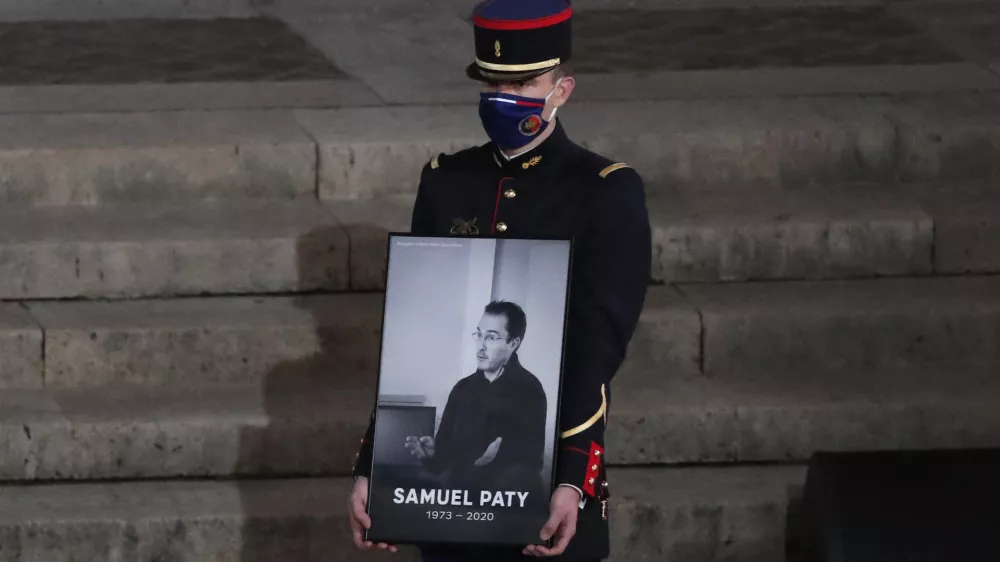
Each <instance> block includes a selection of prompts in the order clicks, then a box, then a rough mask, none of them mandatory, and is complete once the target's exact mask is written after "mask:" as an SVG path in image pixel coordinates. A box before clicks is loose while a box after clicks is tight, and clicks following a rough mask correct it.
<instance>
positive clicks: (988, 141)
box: [0, 92, 1000, 205]
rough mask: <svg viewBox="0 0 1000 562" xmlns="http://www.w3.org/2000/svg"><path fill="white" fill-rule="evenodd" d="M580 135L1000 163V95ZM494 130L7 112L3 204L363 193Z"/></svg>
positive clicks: (651, 118)
mask: <svg viewBox="0 0 1000 562" xmlns="http://www.w3.org/2000/svg"><path fill="white" fill-rule="evenodd" d="M560 117H561V118H563V119H564V122H565V124H566V127H567V130H568V132H569V133H570V135H571V136H572V137H573V138H574V139H576V140H577V141H579V142H581V143H582V144H584V145H586V146H589V147H591V148H593V149H595V150H597V151H599V152H601V153H604V154H606V155H608V156H609V157H611V158H615V159H619V160H624V161H626V162H628V163H630V164H631V165H632V166H634V167H635V168H636V169H638V170H639V171H640V172H641V173H642V175H643V177H645V178H646V180H647V181H648V182H649V183H651V184H653V185H670V186H673V187H674V188H676V189H681V190H695V191H703V190H706V189H717V188H719V187H731V186H734V185H736V186H750V187H749V188H786V189H802V188H804V187H807V186H822V187H824V188H827V189H829V188H831V186H836V185H838V184H841V183H843V182H851V181H889V180H894V179H903V180H931V179H945V178H948V179H969V178H988V177H995V176H998V175H1000V164H998V163H997V161H996V159H995V158H994V157H993V156H994V154H995V151H996V147H997V146H998V145H1000V127H997V124H998V123H1000V94H997V93H990V92H979V93H968V94H961V93H960V94H952V95H932V94H925V95H917V94H914V95H912V96H906V97H897V98H893V97H889V96H861V97H836V96H828V97H822V96H821V97H799V98H795V97H786V98H762V99H726V100H692V101H648V102H644V101H581V102H578V103H576V104H573V105H571V106H567V107H566V110H565V111H564V112H560ZM484 141H485V135H484V133H483V131H482V128H481V126H480V123H479V119H478V115H477V113H476V107H475V106H473V105H467V104H464V105H449V106H414V105H409V106H393V107H351V108H343V109H328V110H242V111H241V110H216V111H170V112H136V113H102V114H31V115H28V114H21V115H17V114H14V115H4V116H0V203H17V204H31V205H64V204H69V203H80V204H96V203H113V202H136V201H141V202H179V201H187V202H191V201H198V202H202V201H214V200H234V199H248V198H250V199H289V198H297V197H310V196H313V195H315V194H316V193H318V195H319V196H320V197H321V198H324V199H336V200H342V199H356V198H364V197H368V196H372V195H378V194H399V193H413V192H415V190H416V186H417V180H418V178H419V173H420V169H421V168H422V166H423V165H424V164H425V163H426V162H427V161H429V160H430V159H431V157H433V156H435V155H437V154H438V153H441V152H453V151H455V150H458V149H461V148H464V147H467V146H471V145H473V144H478V143H481V142H484Z"/></svg>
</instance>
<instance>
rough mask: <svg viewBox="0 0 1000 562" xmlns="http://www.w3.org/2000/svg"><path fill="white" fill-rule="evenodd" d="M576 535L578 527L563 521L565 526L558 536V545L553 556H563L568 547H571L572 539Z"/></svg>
mask: <svg viewBox="0 0 1000 562" xmlns="http://www.w3.org/2000/svg"><path fill="white" fill-rule="evenodd" d="M574 535H576V525H575V524H573V523H571V522H570V521H568V518H567V520H563V525H562V527H561V528H560V529H559V533H558V534H556V538H557V540H556V545H555V547H554V548H553V549H552V552H553V554H562V553H563V552H565V551H566V547H567V546H569V541H570V539H572V538H573V536H574Z"/></svg>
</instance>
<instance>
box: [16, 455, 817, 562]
mask: <svg viewBox="0 0 1000 562" xmlns="http://www.w3.org/2000/svg"><path fill="white" fill-rule="evenodd" d="M609 476H610V478H611V481H612V483H613V486H614V488H613V490H614V492H613V494H612V498H611V500H610V502H609V504H610V505H609V507H610V513H611V518H610V521H611V528H612V549H613V553H614V555H613V556H612V558H610V560H621V561H625V560H663V559H669V560H671V561H676V562H723V561H726V562H779V561H781V560H783V559H784V555H783V551H784V542H785V531H784V529H785V520H786V514H787V513H789V511H790V509H789V505H790V504H792V505H793V509H794V505H795V503H796V502H797V500H798V497H799V494H800V492H799V490H800V489H801V487H802V486H803V484H804V482H805V472H804V469H803V468H800V467H739V466H737V467H722V468H679V469H615V470H613V471H609ZM350 485H351V481H350V480H348V479H345V478H322V479H318V478H313V479H294V480H238V481H228V482H226V481H214V482H213V481H197V480H195V481H160V482H117V483H108V484H101V483H97V484H78V485H65V484H51V485H40V486H31V487H23V486H16V485H11V486H4V487H2V488H0V534H2V536H3V537H4V547H5V550H8V551H10V552H11V553H12V554H11V555H12V556H13V558H12V559H17V560H69V559H71V558H72V559H75V560H83V559H86V560H106V561H108V562H137V561H140V560H153V559H160V558H162V557H163V556H169V557H170V560H174V561H176V562H206V561H208V560H213V561H219V562H251V561H254V562H264V561H268V562H321V561H322V562H327V561H329V560H331V558H330V556H331V554H330V553H332V552H335V553H336V560H337V561H338V562H341V561H342V562H360V561H364V560H374V559H376V558H377V557H378V555H377V554H371V553H362V552H359V551H357V550H356V549H354V547H353V545H352V544H351V541H350V538H349V536H350V535H349V528H348V526H347V518H346V515H345V514H346V509H345V507H344V506H345V505H346V502H347V495H348V493H349V489H350ZM636 537H642V539H641V540H636ZM70 552H72V556H71V557H69V554H68V553H70ZM166 553H169V554H166ZM393 559H398V560H403V561H407V562H410V561H412V562H416V561H417V560H418V559H419V557H418V556H417V555H416V552H415V551H414V549H413V548H412V547H403V548H402V549H401V551H400V553H398V554H396V555H395V556H394V557H393Z"/></svg>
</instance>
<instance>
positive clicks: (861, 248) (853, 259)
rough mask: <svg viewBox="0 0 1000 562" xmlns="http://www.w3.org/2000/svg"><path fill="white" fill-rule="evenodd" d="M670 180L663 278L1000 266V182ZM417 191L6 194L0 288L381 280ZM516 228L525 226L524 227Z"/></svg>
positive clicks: (361, 284) (659, 253)
mask: <svg viewBox="0 0 1000 562" xmlns="http://www.w3.org/2000/svg"><path fill="white" fill-rule="evenodd" d="M961 186H964V188H961V189H960V187H959V185H958V184H956V185H955V186H954V187H948V188H946V189H945V188H941V189H937V190H934V189H930V188H921V189H919V190H918V189H917V188H916V187H914V188H912V189H909V190H902V189H891V188H888V187H884V186H882V187H875V186H854V187H851V188H848V187H844V188H842V189H841V190H838V192H837V194H834V193H830V192H820V191H811V192H787V193H776V192H767V193H752V192H732V191H727V192H713V193H700V194H694V193H683V194H662V193H661V194H657V193H655V187H653V188H651V191H652V192H654V193H653V194H652V195H651V196H650V198H649V201H648V206H649V210H650V220H651V222H652V224H653V228H654V266H653V280H654V281H659V282H706V281H708V282H710V281H744V280H753V279H844V278H855V277H872V276H899V275H925V274H929V273H932V272H938V273H969V272H975V273H987V272H996V271H1000V251H998V249H997V246H996V244H993V243H992V240H993V236H994V235H995V233H997V232H998V231H1000V218H998V217H1000V190H993V189H991V188H990V186H989V185H988V184H961ZM412 205H413V196H412V195H400V196H391V197H379V198H374V199H370V200H366V201H340V202H335V203H334V202H327V203H326V204H319V203H317V202H316V201H315V200H312V201H310V200H301V201H283V202H274V201H271V202H265V201H256V202H251V201H243V202H239V203H222V202H216V203H203V204H142V205H137V204H133V205H128V204H113V205H112V204H108V205H98V206H66V207H39V208H33V209H15V208H11V207H7V208H4V209H0V252H2V253H3V254H4V255H5V256H6V259H5V260H3V261H2V263H0V298H2V299H46V298H79V297H84V298H129V297H167V296H184V295H206V294H234V293H235V294H251V293H252V294H257V293H283V292H301V291H314V290H332V291H341V290H347V289H351V290H356V291H367V290H381V289H382V288H383V287H384V279H385V278H384V275H385V251H386V236H387V233H388V232H390V231H406V230H408V229H409V217H410V212H411V209H412ZM515 234H516V233H515Z"/></svg>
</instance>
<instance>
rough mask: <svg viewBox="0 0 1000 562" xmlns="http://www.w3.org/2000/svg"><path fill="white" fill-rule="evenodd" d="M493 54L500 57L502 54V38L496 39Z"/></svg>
mask: <svg viewBox="0 0 1000 562" xmlns="http://www.w3.org/2000/svg"><path fill="white" fill-rule="evenodd" d="M493 54H494V55H496V56H498V57H499V56H500V40H499V39H498V40H496V41H495V42H494V43H493Z"/></svg>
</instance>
